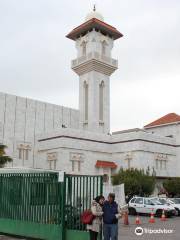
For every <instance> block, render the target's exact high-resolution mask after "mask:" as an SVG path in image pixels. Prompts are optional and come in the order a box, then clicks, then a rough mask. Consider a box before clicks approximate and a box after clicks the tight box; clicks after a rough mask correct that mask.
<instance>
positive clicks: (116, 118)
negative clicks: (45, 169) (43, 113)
mask: <svg viewBox="0 0 180 240" xmlns="http://www.w3.org/2000/svg"><path fill="white" fill-rule="evenodd" d="M96 2H97V10H98V11H100V12H101V13H102V14H103V15H104V17H105V21H106V22H108V23H109V24H112V25H114V26H115V27H117V28H118V29H119V30H120V31H121V32H122V33H123V34H124V37H123V38H122V39H120V40H118V41H116V43H115V46H114V50H113V57H114V58H118V60H119V70H118V71H116V72H115V73H114V74H113V76H112V77H111V127H112V130H115V129H125V128H132V127H142V126H143V125H145V124H146V123H148V122H149V121H152V120H153V118H157V117H160V116H161V114H162V115H163V114H166V113H168V112H177V113H180V105H179V104H178V89H179V80H180V68H179V66H180V54H179V53H180V45H179V42H180V31H179V24H180V15H179V12H180V1H179V0H171V1H169V0H159V1H155V0H151V1H144V0H137V1H133V0H122V1H118V0H112V1H109V0H103V1H102V0H99V1H98V0H97V1H96ZM93 3H94V1H84V0H77V1H76V2H75V4H74V3H73V1H72V0H71V1H70V0H66V1H65V0H61V1H58V0H53V1H48V0H38V1H36V0H31V1H23V0H18V1H14V0H4V1H0V29H1V38H0V48H1V49H0V83H1V91H3V92H8V93H13V94H16V95H21V96H28V97H31V98H35V99H40V100H42V101H48V102H52V103H56V104H60V105H66V106H70V107H74V108H78V77H77V76H76V75H75V74H74V73H73V72H72V71H71V69H70V61H71V59H73V58H75V57H76V50H75V45H74V42H73V41H70V40H69V39H66V38H65V35H66V34H67V33H68V32H69V31H71V30H72V29H73V28H74V27H76V26H78V25H79V24H81V23H82V22H83V21H84V17H85V15H86V14H87V13H88V12H89V11H90V10H91V9H92V5H93ZM117 109H118V111H117Z"/></svg>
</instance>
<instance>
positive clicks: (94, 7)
mask: <svg viewBox="0 0 180 240" xmlns="http://www.w3.org/2000/svg"><path fill="white" fill-rule="evenodd" d="M93 11H94V12H95V11H96V4H94V6H93Z"/></svg>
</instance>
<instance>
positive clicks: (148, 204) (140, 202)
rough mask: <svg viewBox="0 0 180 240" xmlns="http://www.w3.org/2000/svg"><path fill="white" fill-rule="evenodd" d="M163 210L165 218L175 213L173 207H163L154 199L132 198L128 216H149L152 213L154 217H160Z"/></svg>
mask: <svg viewBox="0 0 180 240" xmlns="http://www.w3.org/2000/svg"><path fill="white" fill-rule="evenodd" d="M163 210H164V212H165V215H166V216H167V217H171V216H173V215H175V213H176V210H175V208H174V207H173V206H171V205H169V206H168V205H164V204H162V203H160V202H159V201H158V200H156V199H155V198H146V197H133V198H132V199H131V200H130V201H129V214H130V215H136V214H137V213H142V214H150V213H151V212H153V213H154V214H155V215H156V216H158V217H160V216H161V215H162V211H163Z"/></svg>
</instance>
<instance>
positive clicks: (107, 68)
mask: <svg viewBox="0 0 180 240" xmlns="http://www.w3.org/2000/svg"><path fill="white" fill-rule="evenodd" d="M71 68H72V69H73V70H74V71H75V72H76V73H77V74H78V75H81V74H83V73H87V72H89V71H98V72H102V73H104V74H107V75H111V74H112V73H113V72H114V71H115V70H116V69H117V68H118V61H117V60H116V59H113V58H110V57H107V56H104V55H101V54H99V53H98V52H90V53H88V54H87V55H85V56H82V57H79V58H76V59H74V60H72V62H71Z"/></svg>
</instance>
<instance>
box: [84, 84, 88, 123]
mask: <svg viewBox="0 0 180 240" xmlns="http://www.w3.org/2000/svg"><path fill="white" fill-rule="evenodd" d="M88 95H89V90H88V83H87V82H86V81H84V120H85V121H88V98H89V96H88Z"/></svg>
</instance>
